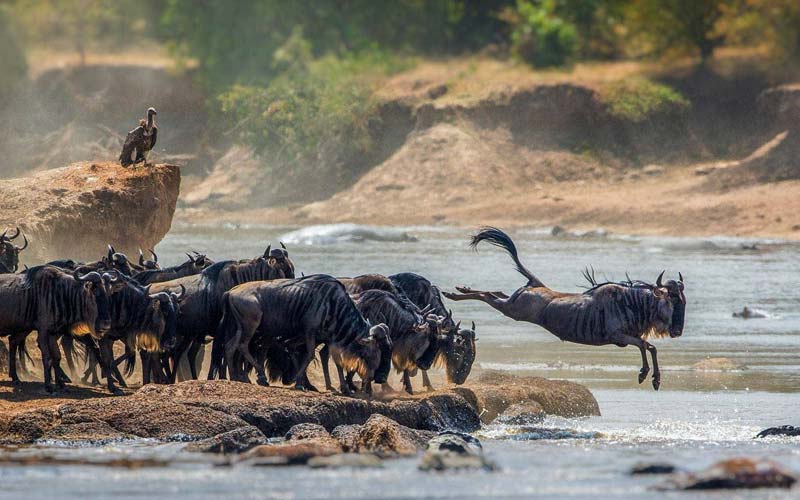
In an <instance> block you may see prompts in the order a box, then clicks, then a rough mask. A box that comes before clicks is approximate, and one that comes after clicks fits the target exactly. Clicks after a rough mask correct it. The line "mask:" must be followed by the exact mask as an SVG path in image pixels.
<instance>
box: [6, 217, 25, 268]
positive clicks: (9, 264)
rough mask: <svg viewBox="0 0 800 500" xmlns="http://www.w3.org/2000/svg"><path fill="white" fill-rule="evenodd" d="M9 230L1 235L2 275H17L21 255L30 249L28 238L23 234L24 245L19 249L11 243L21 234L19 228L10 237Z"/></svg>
mask: <svg viewBox="0 0 800 500" xmlns="http://www.w3.org/2000/svg"><path fill="white" fill-rule="evenodd" d="M7 234H8V230H5V231H3V234H1V235H0V274H6V273H15V272H17V270H18V269H19V253H20V252H21V251H23V250H25V249H26V248H28V238H27V237H26V236H25V235H24V234H23V235H22V240H23V241H24V242H25V243H24V245H22V246H21V247H18V246H16V245H14V244H13V243H11V241H13V240H14V239H16V238H17V237H19V235H20V234H21V232H20V230H19V228H16V232H15V233H14V235H13V236H8V235H7Z"/></svg>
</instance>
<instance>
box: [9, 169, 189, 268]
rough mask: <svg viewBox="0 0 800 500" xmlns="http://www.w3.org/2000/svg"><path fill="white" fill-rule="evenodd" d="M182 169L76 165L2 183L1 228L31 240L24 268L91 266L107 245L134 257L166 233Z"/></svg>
mask: <svg viewBox="0 0 800 500" xmlns="http://www.w3.org/2000/svg"><path fill="white" fill-rule="evenodd" d="M180 183H181V174H180V168H179V167H177V166H174V165H152V166H146V167H145V166H137V167H132V168H122V167H121V166H119V165H118V164H116V163H111V162H98V163H91V162H85V163H76V164H73V165H70V166H68V167H63V168H57V169H53V170H46V171H44V172H40V173H37V174H34V175H31V176H29V177H21V178H17V179H8V180H2V181H0V193H2V195H0V227H14V226H19V227H20V228H21V229H22V230H23V232H24V233H25V234H26V235H27V236H28V239H29V240H30V246H29V247H28V249H26V250H25V251H23V252H22V253H21V254H20V260H21V261H22V262H24V263H28V264H34V263H41V262H42V261H47V260H52V259H57V258H72V259H76V260H96V259H99V258H100V257H102V256H103V254H104V249H105V247H106V245H107V244H108V243H113V244H114V246H115V248H116V249H117V250H118V251H121V252H126V253H128V254H133V253H134V252H136V251H137V249H138V248H153V247H154V246H155V245H156V244H157V243H158V242H159V241H161V239H162V238H163V237H164V235H165V234H167V232H168V231H169V229H170V226H171V224H172V215H173V213H174V212H175V204H176V202H177V199H178V193H179V191H180Z"/></svg>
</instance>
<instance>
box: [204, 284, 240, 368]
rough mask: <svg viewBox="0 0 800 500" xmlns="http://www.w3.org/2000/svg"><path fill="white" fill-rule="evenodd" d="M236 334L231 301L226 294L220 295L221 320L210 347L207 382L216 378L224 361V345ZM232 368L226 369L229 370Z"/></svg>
mask: <svg viewBox="0 0 800 500" xmlns="http://www.w3.org/2000/svg"><path fill="white" fill-rule="evenodd" d="M235 333H236V320H235V316H234V314H233V312H232V311H231V301H230V299H229V295H228V292H225V293H224V294H223V295H222V319H221V320H220V321H219V326H217V334H216V336H214V340H213V342H212V345H211V366H210V367H209V369H208V378H209V380H211V379H213V378H216V377H217V376H218V375H219V373H220V368H222V363H223V362H224V361H225V345H226V344H227V343H228V341H229V340H230V339H231V338H233V335H234V334H235ZM231 369H232V367H230V366H229V367H228V370H231Z"/></svg>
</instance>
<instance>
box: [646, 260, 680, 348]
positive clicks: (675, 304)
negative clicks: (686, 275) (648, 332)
mask: <svg viewBox="0 0 800 500" xmlns="http://www.w3.org/2000/svg"><path fill="white" fill-rule="evenodd" d="M663 277H664V271H661V274H659V275H658V279H656V284H655V286H654V287H653V295H655V297H656V298H657V299H658V312H657V319H656V322H657V325H656V327H655V329H656V330H657V331H661V332H668V333H669V336H670V337H672V338H675V337H680V336H681V334H683V325H684V317H685V314H686V296H685V295H684V294H683V288H684V286H683V275H682V274H681V273H678V281H675V280H668V281H667V282H666V283H662V281H661V280H662V278H663Z"/></svg>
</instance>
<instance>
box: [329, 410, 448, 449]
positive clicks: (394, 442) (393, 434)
mask: <svg viewBox="0 0 800 500" xmlns="http://www.w3.org/2000/svg"><path fill="white" fill-rule="evenodd" d="M338 434H339V433H337V432H336V429H334V436H336V435H338ZM433 435H434V434H433V433H432V432H429V431H419V430H415V429H409V428H408V427H405V426H403V425H400V424H398V423H397V422H395V421H394V420H392V419H390V418H387V417H384V416H383V415H378V414H374V415H371V416H370V417H369V419H368V420H367V421H366V422H365V423H364V425H361V426H357V428H356V429H355V435H352V434H351V435H350V436H347V437H346V438H345V439H344V440H343V441H340V442H343V446H345V450H346V451H355V452H359V453H374V454H375V455H377V456H379V457H382V458H388V457H397V456H409V455H414V454H416V453H417V451H418V450H421V449H422V448H423V447H424V446H425V443H426V442H427V441H428V440H429V439H430V438H431V437H432V436H433ZM348 446H350V447H349V448H348Z"/></svg>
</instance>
